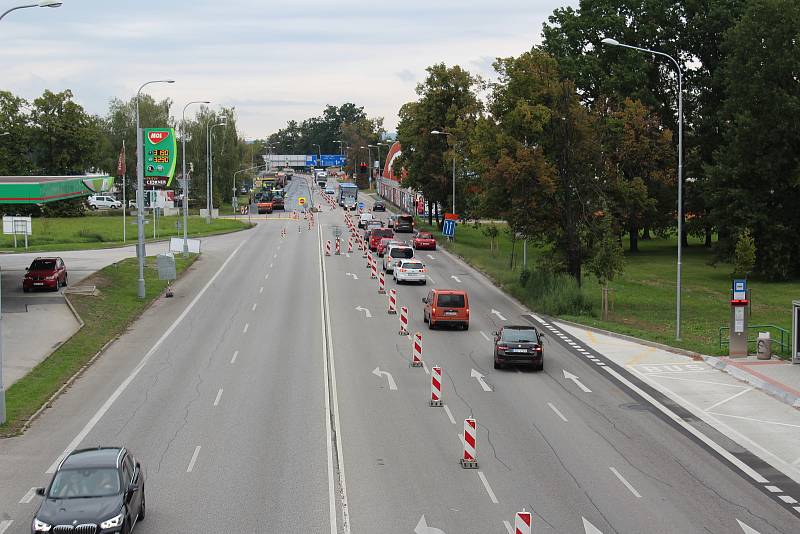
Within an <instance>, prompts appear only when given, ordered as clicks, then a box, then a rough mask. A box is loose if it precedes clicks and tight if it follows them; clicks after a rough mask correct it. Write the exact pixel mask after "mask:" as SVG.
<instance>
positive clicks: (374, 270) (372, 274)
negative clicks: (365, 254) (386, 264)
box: [369, 254, 378, 279]
mask: <svg viewBox="0 0 800 534" xmlns="http://www.w3.org/2000/svg"><path fill="white" fill-rule="evenodd" d="M369 257H370V259H371V260H372V268H371V270H370V273H369V277H370V278H372V279H375V278H378V262H377V261H375V258H374V257H373V256H372V254H370V255H369Z"/></svg>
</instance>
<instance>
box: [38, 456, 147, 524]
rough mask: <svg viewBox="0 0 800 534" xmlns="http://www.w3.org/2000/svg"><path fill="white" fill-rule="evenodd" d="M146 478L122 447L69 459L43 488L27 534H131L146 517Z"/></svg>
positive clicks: (40, 490) (133, 459)
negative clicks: (63, 533)
mask: <svg viewBox="0 0 800 534" xmlns="http://www.w3.org/2000/svg"><path fill="white" fill-rule="evenodd" d="M144 482H145V474H144V469H143V468H142V466H141V464H140V463H139V462H138V461H137V460H136V459H135V458H134V457H133V455H132V454H131V453H130V451H128V450H127V449H125V448H124V447H97V448H94V449H80V450H76V451H74V452H72V453H70V454H69V455H68V456H67V457H66V458H64V460H63V461H62V462H61V464H60V465H59V466H58V470H57V471H56V473H55V474H54V475H53V480H52V481H51V482H50V485H49V486H48V487H47V488H37V490H36V493H37V494H38V495H41V496H42V497H44V500H42V503H41V505H39V510H37V512H36V515H35V516H34V517H33V523H32V524H31V532H32V533H33V534H36V533H39V532H55V533H58V532H70V533H72V534H129V533H130V532H131V530H133V527H134V525H136V523H137V521H143V520H144V516H145V498H144Z"/></svg>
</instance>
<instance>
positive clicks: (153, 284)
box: [0, 255, 196, 437]
mask: <svg viewBox="0 0 800 534" xmlns="http://www.w3.org/2000/svg"><path fill="white" fill-rule="evenodd" d="M195 259H196V256H195V255H190V256H189V257H187V258H183V257H180V256H176V257H175V260H176V267H177V270H178V276H180V274H181V273H183V272H184V271H185V270H186V269H187V268H188V267H189V266H190V265H191V264H192V263H193V262H194V261H195ZM138 269H139V268H138V264H137V261H136V258H129V259H126V260H123V261H121V262H119V263H117V264H116V265H110V266H108V267H106V268H104V269H102V270H100V271H98V272H96V273H95V274H93V275H91V276H90V277H89V278H87V279H86V281H85V283H83V284H82V285H94V286H96V287H97V290H98V294H97V295H96V296H88V295H70V297H69V298H70V302H71V303H72V305H73V306H74V307H75V311H77V313H78V315H80V317H81V319H82V320H83V322H84V323H85V324H84V326H83V328H81V329H80V330H79V331H78V332H76V333H75V335H73V336H72V337H71V338H69V339H68V340H67V341H66V342H64V343H63V344H62V345H61V346H60V347H58V348H57V349H56V350H55V351H54V352H53V353H52V354H51V355H50V356H48V357H47V358H46V359H45V360H43V361H42V362H40V363H39V365H37V366H36V367H34V368H33V369H31V371H30V372H29V373H28V374H27V375H25V376H24V377H23V378H21V379H20V380H18V381H17V382H15V383H14V384H13V385H12V386H11V387H10V388H8V391H6V423H5V424H4V425H0V436H2V437H8V436H13V435H16V434H18V433H20V432H21V431H22V430H23V428H24V426H25V423H26V422H27V421H28V419H29V418H30V417H31V416H32V415H33V414H35V413H36V411H37V410H39V408H41V407H42V406H43V405H44V404H45V403H46V402H48V400H49V399H50V397H52V396H53V395H54V394H55V393H56V392H57V391H58V390H59V388H61V386H62V385H63V384H65V383H66V382H67V381H68V380H69V379H70V378H71V377H72V376H74V375H75V373H77V372H78V371H80V369H81V368H82V367H83V366H84V365H85V364H86V363H87V362H88V361H89V360H90V359H91V358H92V357H93V356H94V355H95V354H97V352H98V351H99V350H100V349H101V348H103V347H104V346H105V345H106V344H107V343H109V342H110V341H112V340H114V339H115V338H117V336H119V335H120V334H122V333H123V332H124V331H125V330H126V329H127V328H128V326H129V325H130V324H131V323H133V322H134V321H135V320H136V319H137V318H138V317H139V316H140V315H141V314H142V313H143V312H144V311H145V309H147V307H148V306H150V304H151V303H152V302H153V301H154V300H155V299H156V298H157V297H158V296H159V295H160V294H161V292H162V291H163V290H164V288H165V287H166V285H167V283H166V282H165V281H163V280H159V279H158V271H157V269H156V261H155V257H148V258H147V264H146V269H145V282H146V287H147V291H146V296H145V298H144V299H141V300H140V299H139V298H138V297H137V283H136V280H137V278H138V273H139V270H138Z"/></svg>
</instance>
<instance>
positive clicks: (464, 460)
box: [461, 419, 478, 469]
mask: <svg viewBox="0 0 800 534" xmlns="http://www.w3.org/2000/svg"><path fill="white" fill-rule="evenodd" d="M477 430H478V425H477V424H476V422H475V419H464V455H463V456H462V457H461V467H463V468H464V469H477V468H478V453H477V449H476V444H477V442H476V439H475V438H476V436H477V433H478V432H477Z"/></svg>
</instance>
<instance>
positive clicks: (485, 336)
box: [481, 331, 492, 341]
mask: <svg viewBox="0 0 800 534" xmlns="http://www.w3.org/2000/svg"><path fill="white" fill-rule="evenodd" d="M481 335H482V336H483V339H485V340H486V341H491V340H492V338H490V337H489V336H487V335H486V334H484V333H483V331H481Z"/></svg>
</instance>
